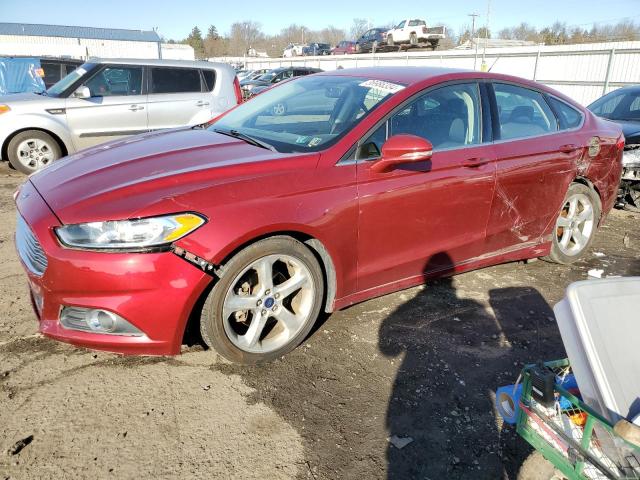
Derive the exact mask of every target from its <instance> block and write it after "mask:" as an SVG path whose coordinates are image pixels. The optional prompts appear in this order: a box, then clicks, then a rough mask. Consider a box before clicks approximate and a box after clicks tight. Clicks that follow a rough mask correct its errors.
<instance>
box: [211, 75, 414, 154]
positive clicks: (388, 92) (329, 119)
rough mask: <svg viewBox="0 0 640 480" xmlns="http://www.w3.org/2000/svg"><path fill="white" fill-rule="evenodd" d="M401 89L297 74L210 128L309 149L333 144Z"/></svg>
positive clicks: (294, 149)
mask: <svg viewBox="0 0 640 480" xmlns="http://www.w3.org/2000/svg"><path fill="white" fill-rule="evenodd" d="M403 88H404V85H400V84H396V83H390V82H385V81H380V80H369V79H366V78H357V77H346V76H345V77H342V76H337V75H336V76H328V75H321V76H306V77H300V78H298V79H296V80H293V81H290V82H286V83H283V84H282V85H280V86H278V87H276V88H273V89H271V90H267V91H265V92H264V93H261V94H260V95H256V96H255V97H254V98H252V99H251V100H250V101H248V102H246V103H244V104H242V105H240V106H239V107H237V108H236V109H234V110H232V111H230V112H229V113H228V114H226V115H225V116H223V117H222V118H221V119H220V120H218V121H217V122H215V123H214V124H213V125H212V126H211V127H210V130H225V131H232V130H233V131H236V132H241V133H243V134H245V135H250V136H251V137H253V138H255V139H258V140H261V141H263V142H266V143H268V144H270V145H273V146H274V147H275V149H276V150H278V151H279V152H285V153H292V152H314V151H318V150H323V149H325V148H327V147H329V146H330V145H332V144H334V143H335V142H337V141H338V140H339V139H340V138H341V137H343V136H344V135H345V134H346V133H347V132H349V131H350V130H351V129H352V128H353V127H354V126H355V125H357V124H358V123H359V122H361V121H362V119H363V118H365V117H366V116H367V115H368V114H369V113H370V112H372V111H373V110H374V109H375V108H376V107H378V106H379V105H380V104H381V103H382V102H384V101H385V100H387V99H388V98H390V97H391V96H392V95H394V94H395V93H397V92H399V91H400V90H402V89H403Z"/></svg>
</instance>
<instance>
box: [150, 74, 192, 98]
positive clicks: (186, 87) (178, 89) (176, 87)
mask: <svg viewBox="0 0 640 480" xmlns="http://www.w3.org/2000/svg"><path fill="white" fill-rule="evenodd" d="M200 91H202V89H201V86H200V71H199V70H195V69H192V68H152V69H151V93H190V92H200Z"/></svg>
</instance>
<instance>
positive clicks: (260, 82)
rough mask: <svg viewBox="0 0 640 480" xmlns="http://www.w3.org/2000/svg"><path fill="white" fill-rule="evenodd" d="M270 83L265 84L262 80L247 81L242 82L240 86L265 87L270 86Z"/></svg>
mask: <svg viewBox="0 0 640 480" xmlns="http://www.w3.org/2000/svg"><path fill="white" fill-rule="evenodd" d="M270 83H271V82H265V81H264V80H249V81H247V82H244V83H243V84H242V86H246V85H256V86H260V87H263V86H266V85H270Z"/></svg>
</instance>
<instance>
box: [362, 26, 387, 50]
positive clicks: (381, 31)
mask: <svg viewBox="0 0 640 480" xmlns="http://www.w3.org/2000/svg"><path fill="white" fill-rule="evenodd" d="M386 43H387V29H386V28H372V29H371V30H367V31H366V32H364V34H363V35H362V36H361V37H360V38H359V39H358V40H356V47H355V49H356V53H365V52H377V51H378V50H379V49H380V47H384V46H385V45H386Z"/></svg>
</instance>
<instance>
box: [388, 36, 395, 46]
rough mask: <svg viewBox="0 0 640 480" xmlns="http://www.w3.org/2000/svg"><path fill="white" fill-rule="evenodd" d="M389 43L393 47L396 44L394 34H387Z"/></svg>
mask: <svg viewBox="0 0 640 480" xmlns="http://www.w3.org/2000/svg"><path fill="white" fill-rule="evenodd" d="M387 45H389V46H390V47H393V46H394V45H395V44H394V43H393V35H387Z"/></svg>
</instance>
